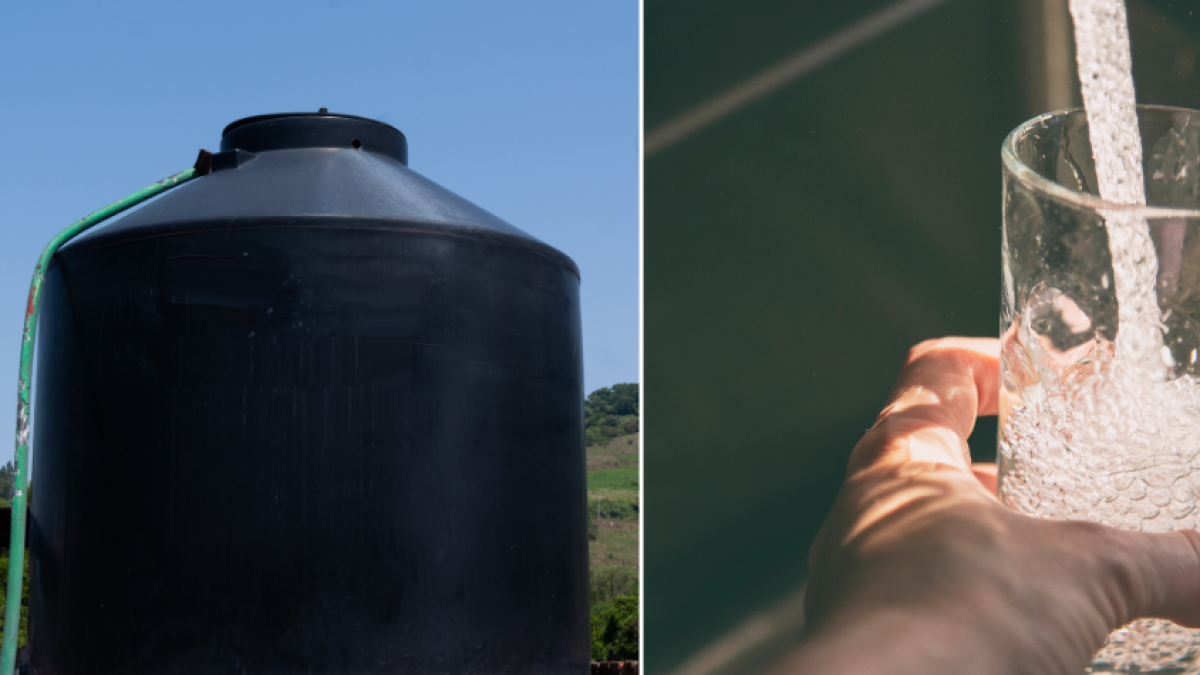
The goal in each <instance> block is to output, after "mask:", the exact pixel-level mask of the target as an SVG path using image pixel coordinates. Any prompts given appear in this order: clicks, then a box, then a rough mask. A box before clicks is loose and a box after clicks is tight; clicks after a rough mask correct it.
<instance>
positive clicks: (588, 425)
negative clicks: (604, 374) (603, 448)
mask: <svg viewBox="0 0 1200 675" xmlns="http://www.w3.org/2000/svg"><path fill="white" fill-rule="evenodd" d="M638 399H639V394H638V385H637V383H625V384H614V385H613V386H611V387H603V388H601V389H597V390H596V391H593V392H592V393H590V394H588V397H587V401H586V402H585V403H584V406H583V411H584V420H585V421H584V433H585V435H586V438H587V444H588V445H598V444H600V443H604V442H605V441H607V440H608V439H610V438H614V437H616V436H623V435H625V434H633V433H637V431H638V429H639V423H638Z"/></svg>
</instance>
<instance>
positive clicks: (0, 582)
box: [0, 549, 29, 647]
mask: <svg viewBox="0 0 1200 675" xmlns="http://www.w3.org/2000/svg"><path fill="white" fill-rule="evenodd" d="M24 572H25V573H24V575H23V576H22V578H21V581H22V590H21V629H20V630H19V631H17V646H18V647H24V646H25V645H26V643H28V642H29V556H28V555H26V556H25V570H24ZM7 601H8V549H4V551H3V553H0V632H3V631H4V611H5V608H6V607H7V605H8V602H7Z"/></svg>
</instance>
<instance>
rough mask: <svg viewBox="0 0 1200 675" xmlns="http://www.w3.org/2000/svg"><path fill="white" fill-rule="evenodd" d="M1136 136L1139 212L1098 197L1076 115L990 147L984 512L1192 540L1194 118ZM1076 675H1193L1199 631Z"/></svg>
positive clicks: (1164, 638)
mask: <svg viewBox="0 0 1200 675" xmlns="http://www.w3.org/2000/svg"><path fill="white" fill-rule="evenodd" d="M1138 125H1139V130H1140V133H1141V139H1142V155H1143V161H1142V165H1143V174H1144V182H1145V187H1146V202H1147V203H1146V205H1125V204H1116V203H1112V202H1107V201H1105V200H1103V199H1101V198H1100V196H1099V195H1098V193H1097V181H1096V170H1095V166H1094V164H1093V161H1092V149H1091V143H1090V142H1089V139H1088V123H1087V118H1086V116H1085V114H1084V112H1083V111H1082V110H1067V111H1060V112H1054V113H1048V114H1045V115H1042V116H1040V117H1036V118H1034V119H1032V120H1030V121H1028V122H1026V123H1025V124H1023V125H1021V126H1020V127H1018V128H1017V129H1016V130H1015V131H1013V132H1012V134H1010V135H1009V137H1008V138H1007V139H1006V140H1005V142H1004V145H1003V148H1002V152H1001V155H1002V158H1003V165H1004V219H1003V244H1002V254H1003V290H1002V298H1001V310H1000V331H1001V334H1002V339H1001V358H1000V364H1001V376H1002V377H1001V379H1002V386H1001V392H1000V399H1001V404H1000V438H999V453H998V462H999V475H1000V497H1001V499H1002V501H1003V502H1004V503H1005V504H1007V505H1008V506H1010V507H1012V508H1014V509H1016V510H1018V511H1021V512H1023V513H1026V514H1029V515H1031V516H1036V517H1040V518H1051V519H1056V520H1087V521H1092V522H1097V523H1103V524H1106V525H1111V526H1113V527H1118V528H1123V529H1127V530H1141V531H1147V532H1165V531H1168V530H1178V529H1185V528H1186V529H1196V528H1197V525H1198V522H1200V521H1198V519H1197V518H1198V516H1200V510H1197V509H1196V501H1197V496H1198V495H1200V229H1198V228H1200V113H1197V112H1196V111H1192V110H1184V109H1180V108H1168V107H1161V106H1139V107H1138ZM1114 261H1115V263H1116V264H1115V265H1114ZM1122 305H1124V306H1122ZM1139 308H1140V309H1139ZM1091 672H1141V673H1147V672H1172V673H1180V672H1187V673H1192V672H1197V673H1200V631H1194V630H1188V629H1184V628H1181V627H1179V626H1176V625H1174V624H1171V623H1170V622H1167V621H1162V620H1155V619H1151V620H1142V621H1137V622H1134V623H1132V624H1130V625H1128V626H1125V627H1124V628H1121V629H1120V630H1118V631H1116V632H1114V633H1113V634H1112V635H1110V636H1109V639H1108V643H1107V644H1106V645H1105V646H1104V648H1103V649H1102V650H1101V651H1100V652H1099V653H1098V654H1097V655H1096V657H1095V661H1094V663H1093V664H1092V670H1091Z"/></svg>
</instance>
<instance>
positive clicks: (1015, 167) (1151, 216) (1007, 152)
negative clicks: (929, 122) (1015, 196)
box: [1000, 104, 1200, 220]
mask: <svg viewBox="0 0 1200 675" xmlns="http://www.w3.org/2000/svg"><path fill="white" fill-rule="evenodd" d="M1137 109H1138V111H1139V112H1141V111H1143V110H1155V111H1162V112H1172V113H1190V114H1193V115H1196V116H1197V117H1200V111H1198V110H1192V109H1191V108H1180V107H1177V106H1169V105H1145V104H1138V106H1137ZM1083 112H1084V110H1083V108H1063V109H1061V110H1054V111H1052V112H1048V113H1043V114H1041V115H1038V116H1037V117H1034V118H1032V119H1030V120H1027V121H1025V122H1023V123H1021V125H1020V126H1018V127H1017V128H1016V129H1013V130H1012V131H1011V132H1010V133H1009V134H1008V136H1007V137H1006V138H1005V139H1004V143H1003V144H1001V146H1000V159H1001V161H1002V162H1003V164H1004V168H1006V169H1008V172H1009V174H1010V175H1012V177H1013V178H1016V179H1017V180H1018V181H1020V182H1021V183H1022V184H1024V185H1025V186H1026V187H1027V188H1030V189H1031V190H1036V191H1038V192H1041V193H1043V194H1046V195H1049V196H1050V197H1053V198H1055V199H1058V200H1060V201H1063V202H1066V203H1068V204H1071V205H1073V206H1078V207H1082V208H1087V209H1092V210H1094V211H1124V212H1127V213H1133V214H1135V215H1136V216H1139V217H1141V218H1144V219H1146V220H1158V219H1163V218H1197V219H1200V209H1180V208H1171V207H1165V206H1149V205H1146V204H1121V203H1119V202H1110V201H1108V200H1106V199H1103V198H1101V197H1098V196H1096V195H1093V194H1089V193H1086V192H1079V191H1078V190H1072V189H1071V188H1068V187H1067V186H1065V185H1062V184H1061V183H1058V182H1056V181H1053V180H1050V179H1049V178H1046V177H1045V176H1043V175H1041V174H1040V173H1038V172H1037V171H1034V170H1033V169H1031V168H1029V167H1028V166H1026V165H1025V163H1024V162H1022V161H1021V160H1020V159H1019V158H1018V157H1017V152H1016V143H1017V139H1018V138H1021V137H1024V136H1025V134H1026V133H1027V132H1028V131H1029V130H1030V128H1032V127H1033V126H1034V125H1037V124H1042V123H1044V122H1045V121H1046V120H1050V119H1054V118H1063V117H1067V116H1068V115H1072V114H1077V113H1083Z"/></svg>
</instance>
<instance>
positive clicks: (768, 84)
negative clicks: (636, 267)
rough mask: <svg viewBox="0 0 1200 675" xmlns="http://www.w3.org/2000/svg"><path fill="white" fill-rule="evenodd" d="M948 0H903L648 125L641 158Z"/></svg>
mask: <svg viewBox="0 0 1200 675" xmlns="http://www.w3.org/2000/svg"><path fill="white" fill-rule="evenodd" d="M947 1H948V0H901V2H897V3H896V4H894V5H892V6H890V7H887V8H886V9H882V10H880V11H878V12H876V13H874V14H872V15H871V16H868V17H867V18H865V19H863V20H862V21H859V22H858V23H855V24H853V25H851V26H849V27H847V28H845V29H844V30H841V31H838V32H837V33H834V34H833V35H831V36H829V37H827V38H825V39H824V40H821V41H820V42H818V43H816V44H815V45H812V46H810V47H806V48H804V49H802V50H800V51H798V52H796V53H795V54H793V55H791V56H789V57H787V58H786V59H784V60H782V61H780V62H779V63H776V64H775V65H773V66H771V67H770V68H767V69H766V70H764V71H762V72H761V73H759V74H758V75H755V76H754V77H751V78H750V79H748V80H745V81H743V82H741V83H740V84H736V85H734V86H732V87H730V88H729V89H726V90H725V91H723V92H721V93H720V94H717V95H716V96H714V97H712V98H710V99H708V100H707V101H705V102H703V103H701V104H700V105H698V106H696V107H695V108H692V109H691V110H689V111H687V112H685V113H683V114H682V115H680V116H678V117H676V118H674V119H672V120H669V121H667V122H664V123H663V124H661V125H659V126H658V127H655V128H654V129H652V130H651V131H650V132H648V133H647V134H646V136H645V139H644V143H643V152H644V153H645V157H646V158H647V159H649V158H650V157H652V156H654V155H655V154H657V153H659V152H662V151H663V150H666V149H667V148H669V147H671V146H672V145H675V144H676V143H679V142H680V141H682V140H684V139H686V138H688V137H689V136H691V135H692V134H695V133H696V132H698V131H700V130H701V129H704V128H705V127H707V126H709V125H710V124H713V123H714V122H717V121H719V120H721V119H722V118H725V117H728V116H729V115H731V114H733V113H735V112H737V111H738V110H741V109H742V108H744V107H746V106H748V105H750V104H751V103H754V102H755V101H758V100H759V99H761V98H763V97H765V96H767V95H769V94H771V93H773V92H774V91H776V90H778V89H780V88H781V87H783V86H785V85H787V84H789V83H791V82H793V81H795V80H797V79H799V78H801V77H804V76H805V75H807V74H809V73H811V72H813V71H814V70H816V69H818V68H820V67H821V66H824V65H825V64H827V63H829V62H830V61H833V60H834V59H836V58H838V57H839V56H842V55H843V54H846V53H848V52H850V51H852V50H854V49H855V48H857V47H859V46H861V45H864V44H866V43H867V42H870V41H871V40H873V39H875V38H877V37H879V36H881V35H883V34H885V33H887V32H888V31H890V30H892V29H893V28H897V27H898V26H900V25H901V24H903V23H905V22H906V21H908V20H910V19H913V18H915V17H917V16H919V15H921V14H923V13H925V12H926V11H928V10H930V9H933V8H934V7H937V6H938V5H941V4H943V3H945V2H947Z"/></svg>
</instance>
